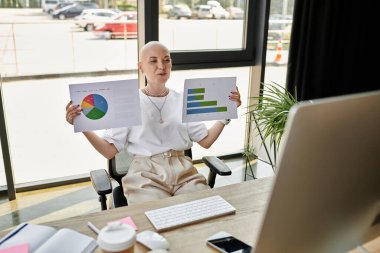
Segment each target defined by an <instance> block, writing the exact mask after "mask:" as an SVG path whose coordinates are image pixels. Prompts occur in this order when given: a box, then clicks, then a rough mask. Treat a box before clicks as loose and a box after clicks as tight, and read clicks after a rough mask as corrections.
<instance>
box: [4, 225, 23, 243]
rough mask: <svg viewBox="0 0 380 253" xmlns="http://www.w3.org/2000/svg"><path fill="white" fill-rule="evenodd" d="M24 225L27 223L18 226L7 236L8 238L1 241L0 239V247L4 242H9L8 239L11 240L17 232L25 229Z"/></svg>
mask: <svg viewBox="0 0 380 253" xmlns="http://www.w3.org/2000/svg"><path fill="white" fill-rule="evenodd" d="M26 225H28V223H24V224H22V225H20V226H19V227H18V228H16V229H15V230H13V231H12V232H11V233H10V234H8V236H5V237H4V238H3V239H1V240H0V245H1V244H3V243H4V242H6V241H7V240H9V239H10V238H12V237H13V236H15V235H16V234H17V233H18V232H20V231H21V229H23V228H24V227H26Z"/></svg>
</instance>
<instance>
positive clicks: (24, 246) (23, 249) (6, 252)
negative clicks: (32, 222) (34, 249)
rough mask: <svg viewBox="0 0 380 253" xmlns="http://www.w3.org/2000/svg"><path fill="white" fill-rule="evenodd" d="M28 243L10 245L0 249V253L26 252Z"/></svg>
mask: <svg viewBox="0 0 380 253" xmlns="http://www.w3.org/2000/svg"><path fill="white" fill-rule="evenodd" d="M28 252H29V244H27V243H24V244H20V245H16V246H11V247H9V248H6V249H0V253H28Z"/></svg>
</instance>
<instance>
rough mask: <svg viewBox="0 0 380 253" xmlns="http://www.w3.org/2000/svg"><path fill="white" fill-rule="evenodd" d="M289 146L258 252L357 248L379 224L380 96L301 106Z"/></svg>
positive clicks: (289, 130)
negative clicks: (376, 221)
mask: <svg viewBox="0 0 380 253" xmlns="http://www.w3.org/2000/svg"><path fill="white" fill-rule="evenodd" d="M283 141H284V142H283V146H282V148H280V152H279V155H280V157H279V164H278V173H277V175H276V178H275V183H274V185H273V188H272V192H271V196H270V201H269V202H268V204H267V206H266V212H265V217H264V219H263V222H262V224H261V230H260V233H259V235H258V237H257V238H256V241H255V242H256V243H255V250H254V252H255V253H277V252H281V253H305V252H307V253H325V252H326V253H338V252H346V251H349V250H351V249H353V248H356V247H357V246H358V245H360V244H361V243H362V242H363V241H364V240H365V239H366V236H368V232H369V231H370V230H371V226H372V228H373V224H374V220H375V219H376V217H377V220H379V216H378V213H380V91H376V92H366V93H359V94H354V95H345V96H339V97H332V98H326V99H317V100H314V101H311V102H301V103H300V104H298V105H296V106H294V107H293V108H292V109H291V111H290V113H289V117H288V121H287V125H286V127H285V133H284V139H283ZM376 236H380V234H377V235H376Z"/></svg>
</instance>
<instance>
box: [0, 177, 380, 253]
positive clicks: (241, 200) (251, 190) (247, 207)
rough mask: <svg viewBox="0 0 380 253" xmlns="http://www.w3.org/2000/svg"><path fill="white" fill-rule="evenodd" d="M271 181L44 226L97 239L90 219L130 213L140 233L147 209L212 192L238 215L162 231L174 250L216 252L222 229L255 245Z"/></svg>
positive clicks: (375, 245)
mask: <svg viewBox="0 0 380 253" xmlns="http://www.w3.org/2000/svg"><path fill="white" fill-rule="evenodd" d="M272 183H273V178H272V177H270V178H263V179H257V180H253V181H247V182H243V183H239V184H233V185H229V186H225V187H220V188H215V189H211V190H205V191H199V192H194V193H190V194H184V195H180V196H176V197H171V198H166V199H162V200H158V201H152V202H148V203H142V204H137V205H132V206H128V207H121V208H117V209H113V210H108V211H103V212H98V213H92V214H88V215H82V216H77V217H72V218H68V219H63V220H57V221H54V222H48V223H44V224H43V225H48V226H52V227H55V228H70V229H73V230H76V231H78V232H81V233H83V234H87V235H89V236H91V237H93V238H95V239H96V235H95V234H94V232H92V231H91V230H90V229H89V228H88V227H87V222H88V221H91V222H92V223H93V224H94V225H95V226H97V227H98V228H102V227H104V226H105V225H106V224H107V222H109V221H114V220H118V219H121V218H124V217H127V216H131V217H132V218H133V220H134V222H135V223H136V225H137V227H138V229H139V230H138V232H140V231H144V230H147V229H149V230H153V231H154V228H153V226H152V225H151V223H150V222H149V220H148V219H147V218H146V216H145V214H144V212H145V211H147V210H151V209H156V208H160V207H165V206H168V205H173V204H178V203H183V202H187V201H191V200H195V199H199V198H204V197H209V196H213V195H220V196H222V197H223V198H224V199H225V200H227V201H228V202H229V203H230V204H232V205H233V206H234V207H235V208H236V214H233V215H227V216H223V217H220V218H214V219H210V220H208V221H204V222H200V223H197V224H193V225H188V226H183V227H180V228H176V229H173V230H168V231H166V232H162V233H161V234H162V235H163V236H165V238H166V239H168V241H169V243H170V252H171V253H178V252H181V253H187V252H189V253H194V252H202V253H203V252H217V251H216V250H214V249H213V248H211V247H209V246H207V245H206V238H208V237H210V236H211V235H213V234H215V233H217V232H219V231H221V230H224V231H226V232H228V233H230V234H232V235H234V236H236V237H237V238H239V239H240V240H242V241H244V242H246V243H247V244H249V245H254V244H255V239H256V237H257V234H258V232H259V226H260V223H261V220H262V218H263V209H264V208H265V204H266V202H267V200H268V197H269V192H270V189H271V185H272ZM7 232H8V231H2V232H0V238H1V237H3V236H4V235H5V234H6V233H7ZM365 246H366V247H367V246H368V247H367V249H368V250H369V252H376V253H378V252H380V239H375V240H372V241H371V242H369V243H367V244H366V245H365ZM148 251H149V250H148V249H147V248H145V247H144V246H142V245H140V244H138V243H137V244H136V248H135V253H143V252H148ZM95 252H100V250H99V249H96V251H95ZM348 253H362V251H359V250H352V251H350V252H348Z"/></svg>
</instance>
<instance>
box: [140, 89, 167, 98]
mask: <svg viewBox="0 0 380 253" xmlns="http://www.w3.org/2000/svg"><path fill="white" fill-rule="evenodd" d="M143 91H144V93H145V94H146V95H148V96H151V97H163V96H166V95H167V92H168V91H169V90H168V88H165V89H164V91H163V92H162V93H161V94H159V95H154V94H152V93H151V92H150V91H149V90H148V89H147V88H145V89H144V90H143Z"/></svg>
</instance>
